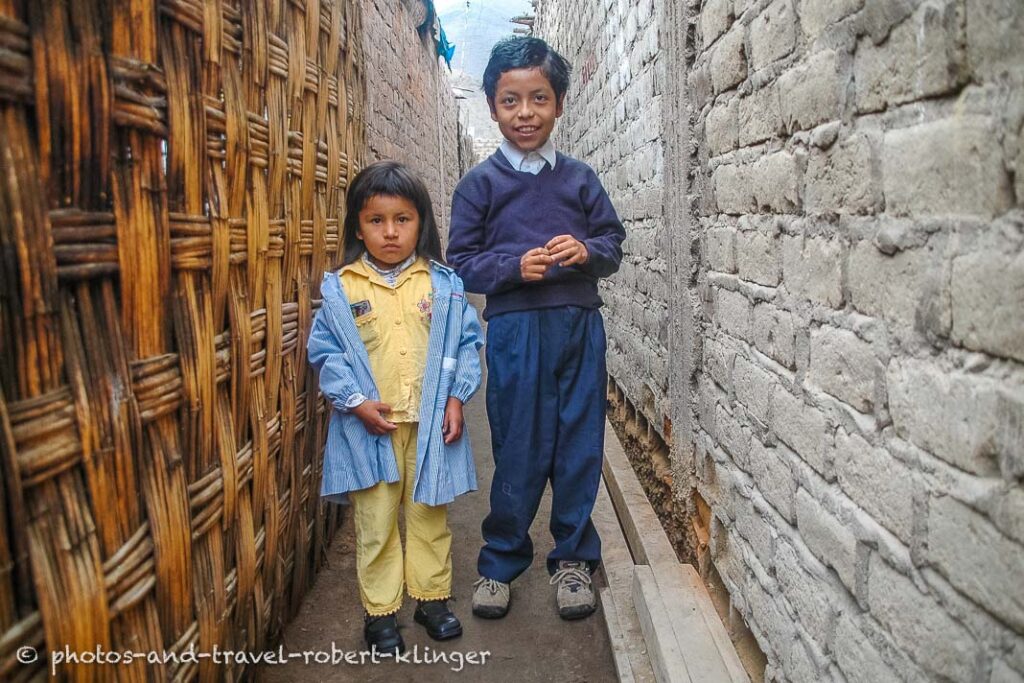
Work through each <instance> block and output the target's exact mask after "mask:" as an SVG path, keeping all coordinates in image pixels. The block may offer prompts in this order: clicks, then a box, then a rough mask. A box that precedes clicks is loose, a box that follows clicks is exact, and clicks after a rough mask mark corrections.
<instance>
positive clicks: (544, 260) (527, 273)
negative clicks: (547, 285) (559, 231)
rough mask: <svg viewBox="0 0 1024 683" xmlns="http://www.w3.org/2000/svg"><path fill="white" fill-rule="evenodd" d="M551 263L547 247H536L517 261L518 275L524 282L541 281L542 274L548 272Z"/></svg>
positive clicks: (552, 260)
mask: <svg viewBox="0 0 1024 683" xmlns="http://www.w3.org/2000/svg"><path fill="white" fill-rule="evenodd" d="M555 239H558V238H557V237H556V238H555ZM552 263H554V259H552V258H551V254H549V253H548V250H547V247H537V248H536V249H531V250H530V251H528V252H526V253H525V254H523V256H522V258H520V259H519V274H520V275H522V276H523V281H525V282H532V281H535V280H543V279H544V273H546V272H548V268H550V267H551V264H552Z"/></svg>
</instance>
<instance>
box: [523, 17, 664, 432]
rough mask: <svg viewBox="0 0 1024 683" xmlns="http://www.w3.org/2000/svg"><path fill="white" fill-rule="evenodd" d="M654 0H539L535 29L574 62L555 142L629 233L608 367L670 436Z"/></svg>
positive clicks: (612, 295) (606, 295)
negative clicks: (590, 172)
mask: <svg viewBox="0 0 1024 683" xmlns="http://www.w3.org/2000/svg"><path fill="white" fill-rule="evenodd" d="M655 5H656V3H655V2H654V0H639V1H637V2H630V3H625V2H602V3H595V2H593V0H540V2H538V8H537V25H536V32H537V34H538V35H540V36H541V37H544V38H546V39H549V40H550V42H551V44H552V46H553V47H554V48H555V49H556V50H558V51H559V52H560V53H561V54H562V55H564V56H565V57H566V58H567V59H568V60H569V61H570V62H571V63H572V65H573V79H572V87H571V88H570V90H569V93H568V95H567V97H566V103H565V110H564V114H563V116H562V118H561V120H560V121H559V123H558V124H557V126H556V128H555V144H556V146H558V147H559V148H560V149H561V150H563V151H564V152H566V153H568V154H570V155H572V156H575V157H576V158H578V159H581V160H583V161H585V162H586V163H588V164H590V165H591V166H592V167H593V169H594V170H595V171H596V172H597V175H598V177H599V178H600V179H601V182H602V183H603V184H604V186H605V189H606V190H607V191H608V194H609V196H610V197H611V199H612V202H613V203H614V205H615V208H616V210H617V211H618V212H619V216H620V218H621V219H622V222H623V223H624V224H625V226H626V232H627V235H628V237H627V239H626V242H625V244H624V246H623V249H624V251H625V258H624V259H623V263H622V268H621V270H620V271H619V272H618V273H617V274H616V275H615V276H613V277H612V278H611V279H610V280H609V282H608V286H604V287H602V292H601V296H602V298H603V299H604V301H605V304H606V306H607V308H606V309H605V324H606V328H607V333H608V371H609V374H611V376H612V377H614V378H615V380H616V381H617V382H618V383H619V384H620V386H621V387H622V388H623V390H624V391H625V392H626V395H627V396H628V397H629V399H630V400H631V401H632V402H633V403H634V404H635V405H636V406H637V407H638V408H639V409H640V410H642V411H643V413H644V414H645V415H646V416H647V418H648V419H649V420H650V421H651V423H652V424H653V426H654V427H655V429H657V431H658V432H659V433H660V434H662V435H664V427H665V418H666V417H667V416H668V405H667V402H668V369H667V364H668V360H669V358H668V323H667V321H668V289H667V287H666V282H667V281H666V266H667V262H666V255H665V253H664V251H663V250H662V249H661V247H660V245H661V244H663V242H664V239H665V226H664V221H663V220H662V189H663V184H664V182H663V174H662V169H663V163H664V162H663V157H662V150H663V147H662V145H661V143H660V138H661V127H662V115H661V109H660V107H661V100H662V83H663V82H664V67H663V64H662V62H661V61H660V60H659V59H658V55H659V43H658V20H657V13H656V11H655Z"/></svg>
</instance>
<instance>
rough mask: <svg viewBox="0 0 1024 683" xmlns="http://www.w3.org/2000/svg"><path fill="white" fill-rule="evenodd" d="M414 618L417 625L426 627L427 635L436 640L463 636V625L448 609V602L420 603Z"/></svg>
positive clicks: (428, 601) (432, 601) (427, 601)
mask: <svg viewBox="0 0 1024 683" xmlns="http://www.w3.org/2000/svg"><path fill="white" fill-rule="evenodd" d="M412 618H413V620H414V621H415V622H416V623H417V624H422V625H423V626H425V627H426V629H427V635H428V636H430V637H431V638H433V639H434V640H448V639H449V638H458V637H459V636H461V635H462V624H461V623H459V618H458V617H456V616H455V614H453V613H452V611H451V610H450V609H448V601H447V600H426V601H420V604H419V607H417V608H416V613H415V614H413V615H412Z"/></svg>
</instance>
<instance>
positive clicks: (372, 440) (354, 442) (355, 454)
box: [306, 261, 483, 505]
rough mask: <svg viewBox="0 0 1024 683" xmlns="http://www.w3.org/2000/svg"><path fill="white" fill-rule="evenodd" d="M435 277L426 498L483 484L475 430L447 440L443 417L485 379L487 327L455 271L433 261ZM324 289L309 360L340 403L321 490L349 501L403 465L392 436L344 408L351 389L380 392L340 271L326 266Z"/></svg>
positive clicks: (420, 447)
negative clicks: (472, 438) (472, 439)
mask: <svg viewBox="0 0 1024 683" xmlns="http://www.w3.org/2000/svg"><path fill="white" fill-rule="evenodd" d="M430 280H431V284H432V286H433V289H434V298H433V304H432V310H431V318H430V336H429V338H428V342H427V362H426V372H425V374H424V376H423V393H422V395H421V397H420V422H419V432H418V434H419V435H418V440H417V444H416V481H415V482H414V483H413V487H414V488H413V499H414V500H415V501H416V502H418V503H424V504H426V505H444V504H446V503H450V502H452V500H454V499H455V496H458V495H461V494H463V493H466V492H468V491H475V490H476V467H475V465H474V464H473V452H472V450H471V448H470V443H469V434H468V432H467V431H466V430H465V429H464V430H463V432H462V437H461V438H460V439H459V440H458V441H456V442H455V443H452V444H445V443H444V438H443V436H442V435H441V425H442V423H443V421H444V408H445V404H446V403H447V401H448V397H449V396H454V397H455V398H458V399H459V400H461V401H462V402H463V403H466V402H467V401H469V399H470V398H471V397H472V396H473V394H474V393H476V390H477V389H478V388H479V387H480V379H481V375H480V347H481V346H483V330H481V328H480V323H479V322H478V321H477V317H476V311H475V310H474V309H473V307H472V306H471V305H470V303H469V302H468V301H467V300H466V293H465V289H464V288H463V286H462V280H460V279H459V276H458V275H456V274H455V271H453V270H452V269H450V268H448V267H447V266H443V265H441V264H439V263H436V262H434V261H431V262H430ZM320 291H321V294H322V296H323V305H322V306H321V307H320V310H319V311H318V312H317V314H316V318H315V319H314V320H313V329H312V330H311V331H310V335H309V343H308V344H307V346H306V348H307V350H308V351H309V362H310V364H311V365H312V366H313V367H314V368H316V369H317V370H318V371H319V373H320V390H321V391H322V392H323V394H324V396H326V397H327V400H328V401H329V402H330V404H331V405H332V406H333V407H334V410H332V411H331V420H330V426H329V428H328V432H327V446H326V448H325V450H324V471H323V480H322V482H321V485H320V495H321V496H328V497H329V499H330V500H333V501H336V502H344V501H345V498H346V496H345V495H344V494H346V493H348V492H349V491H358V490H360V489H365V488H369V487H371V486H374V485H375V484H377V483H378V482H382V481H386V482H389V483H394V482H396V481H398V467H397V465H396V462H395V451H394V448H393V447H392V445H391V436H390V435H388V434H385V435H383V436H375V435H373V434H370V433H369V432H367V431H366V428H365V427H364V426H363V423H362V422H361V421H360V420H359V418H358V417H356V416H355V415H352V414H351V413H348V412H344V408H345V402H346V401H347V400H348V398H349V396H351V395H352V394H354V393H356V392H359V393H361V394H363V395H364V396H366V397H367V398H370V399H373V400H375V401H379V400H380V392H379V391H378V390H377V386H376V383H375V382H374V380H373V374H372V372H371V370H370V360H369V358H368V357H367V355H366V348H365V347H364V346H363V342H362V339H361V338H360V336H359V331H358V330H357V329H356V323H355V320H354V319H353V317H352V309H351V308H350V306H349V301H348V297H347V296H345V290H344V289H343V288H342V286H341V282H340V281H339V280H338V276H337V275H336V274H335V273H324V279H323V283H322V284H321V285H320Z"/></svg>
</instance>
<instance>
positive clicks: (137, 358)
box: [0, 0, 365, 681]
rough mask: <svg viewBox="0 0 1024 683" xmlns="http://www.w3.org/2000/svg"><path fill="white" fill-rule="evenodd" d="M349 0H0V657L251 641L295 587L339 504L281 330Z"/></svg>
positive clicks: (204, 675) (330, 139)
mask: <svg viewBox="0 0 1024 683" xmlns="http://www.w3.org/2000/svg"><path fill="white" fill-rule="evenodd" d="M358 7H359V2H358V0H333V1H332V0H291V1H290V2H286V1H285V0H277V1H276V2H273V1H264V0H207V1H200V0H160V1H157V0H63V1H57V0H30V1H29V0H0V250H2V251H0V391H2V394H0V463H2V467H3V470H2V476H3V486H2V487H0V680H26V679H29V678H32V677H36V676H39V675H41V674H43V673H44V672H45V671H46V669H47V666H46V662H45V657H46V651H47V650H61V649H63V648H64V647H65V646H66V647H68V648H69V649H70V650H71V651H90V650H93V651H94V650H95V649H96V647H97V646H99V647H100V648H103V649H104V650H109V651H122V650H132V651H136V652H140V651H141V652H146V651H156V652H160V651H162V650H168V651H173V652H178V653H183V652H187V651H188V650H189V648H191V647H194V648H195V651H197V652H211V651H212V649H213V647H214V645H215V644H216V645H217V646H218V647H219V648H220V649H221V650H223V649H225V648H231V649H239V650H242V649H244V650H250V651H258V650H261V649H263V648H265V647H270V646H271V645H272V644H273V641H274V639H275V636H276V635H277V634H278V633H279V631H280V629H281V626H282V624H283V623H284V622H285V621H286V620H287V619H288V618H289V616H290V615H291V614H292V613H293V611H294V610H295V609H296V608H297V607H298V603H299V601H300V600H301V598H302V595H303V593H304V592H305V591H306V589H307V587H308V586H309V584H310V582H311V579H312V575H313V573H314V572H315V570H316V567H317V564H318V558H319V557H320V556H321V549H322V548H321V546H322V544H323V543H324V541H325V539H326V538H328V537H329V536H330V534H331V533H332V531H333V527H334V526H335V523H336V521H335V520H334V519H333V518H331V519H328V518H325V515H324V508H323V506H321V504H320V502H319V497H318V487H319V479H320V452H321V446H322V443H323V440H324V437H325V426H326V425H325V421H326V417H327V412H326V404H325V403H324V402H323V400H322V398H320V397H319V395H318V392H317V385H316V382H315V380H314V378H313V375H312V373H311V371H310V370H309V368H308V364H307V363H306V360H305V354H304V351H305V342H306V334H307V330H308V328H309V325H310V323H311V321H312V316H313V313H314V311H315V306H316V305H317V304H318V297H319V282H320V276H321V274H322V272H323V271H324V270H325V268H326V267H327V266H328V265H329V262H330V261H332V259H333V257H334V255H335V253H336V251H337V249H338V239H339V218H340V212H341V209H342V207H343V205H344V193H345V188H346V187H347V183H348V180H349V179H350V178H351V177H352V176H353V175H354V173H355V172H356V171H357V170H358V157H359V156H361V154H362V150H363V149H364V144H365V141H364V134H363V130H364V127H363V122H362V117H363V99H364V97H365V84H364V83H363V77H362V74H361V69H362V66H361V65H362V56H361V54H360V49H361V48H360V40H358V39H357V38H356V37H357V36H358V33H359V31H360V26H359V22H360V19H359V11H358ZM24 646H32V647H35V648H37V649H38V650H39V651H40V653H41V655H42V656H41V659H40V661H39V662H38V663H37V664H35V665H22V664H19V663H18V662H17V661H16V659H15V655H16V652H17V650H18V648H20V647H24ZM186 659H187V658H186ZM247 673H251V669H250V670H249V671H248V672H247V671H246V670H243V668H242V667H238V666H231V667H218V666H216V665H215V664H214V663H213V662H212V661H211V660H209V659H205V660H204V659H200V660H199V661H198V663H184V664H173V663H172V664H168V665H163V666H161V665H153V664H147V663H145V662H140V661H137V662H136V663H134V664H132V665H130V666H127V665H121V666H110V667H99V666H87V665H80V666H77V667H69V668H65V669H63V674H64V676H65V677H67V678H68V679H71V680H97V681H99V680H102V681H108V680H133V681H136V680H137V681H143V680H168V679H174V680H195V679H199V680H204V681H215V680H216V681H219V680H225V679H229V678H237V677H239V676H242V675H245V674H247Z"/></svg>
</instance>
